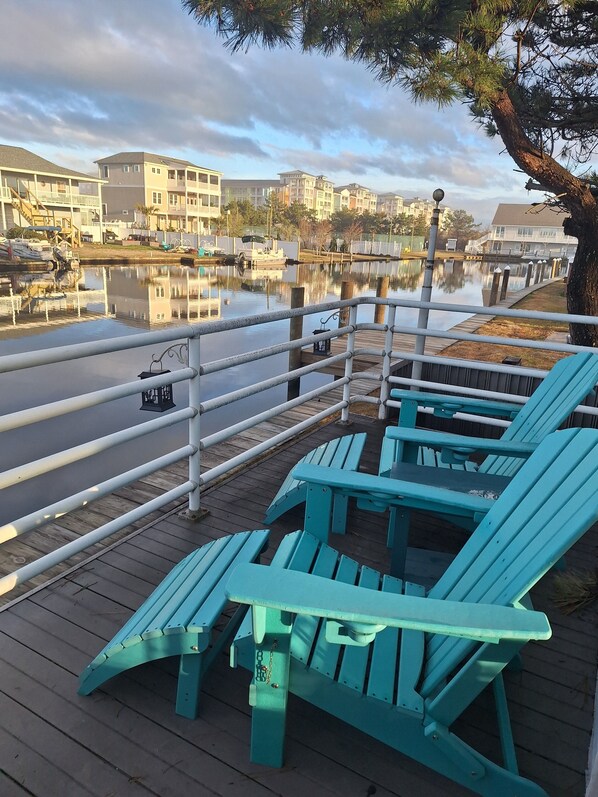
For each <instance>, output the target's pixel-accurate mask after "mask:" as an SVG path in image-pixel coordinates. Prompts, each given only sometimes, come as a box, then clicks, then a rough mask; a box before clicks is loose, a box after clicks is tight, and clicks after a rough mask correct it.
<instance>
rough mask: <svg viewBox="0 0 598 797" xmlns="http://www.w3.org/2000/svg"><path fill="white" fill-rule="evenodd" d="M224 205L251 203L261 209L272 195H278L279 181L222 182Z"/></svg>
mask: <svg viewBox="0 0 598 797" xmlns="http://www.w3.org/2000/svg"><path fill="white" fill-rule="evenodd" d="M220 186H221V189H222V205H223V206H224V205H229V204H230V203H231V202H250V203H251V205H252V206H253V207H254V208H256V209H257V208H261V207H263V206H264V205H265V204H266V203H267V202H268V199H269V198H270V196H271V195H272V194H278V190H279V188H280V181H279V180H221V181H220Z"/></svg>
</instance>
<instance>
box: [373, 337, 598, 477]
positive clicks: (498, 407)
mask: <svg viewBox="0 0 598 797" xmlns="http://www.w3.org/2000/svg"><path fill="white" fill-rule="evenodd" d="M597 382H598V355H597V354H594V353H592V352H579V353H578V354H574V355H572V356H571V357H564V358H563V359H562V360H559V361H558V362H557V363H555V365H554V366H553V367H552V368H551V370H550V371H549V372H548V374H547V375H546V376H545V377H544V379H543V380H542V382H541V383H540V385H539V386H538V387H537V388H536V390H535V391H534V392H533V394H532V396H531V397H530V398H529V399H528V400H527V402H526V403H525V404H523V405H517V404H508V403H504V402H498V401H486V400H484V399H474V398H463V397H461V396H450V395H439V394H434V393H419V392H413V391H409V390H392V391H391V397H392V398H394V399H399V400H400V401H401V411H400V415H399V428H398V429H396V428H389V429H388V430H387V432H388V434H387V436H386V437H385V439H384V442H383V445H382V451H381V456H380V467H379V473H380V474H384V473H387V472H388V471H390V469H391V467H392V465H393V464H396V463H402V462H406V463H410V464H416V465H421V466H432V467H442V468H447V469H451V470H458V471H461V473H460V475H459V477H458V478H460V479H461V480H462V481H463V478H465V480H467V478H469V474H470V473H479V474H485V475H487V476H489V477H492V476H496V477H499V478H506V479H509V478H511V477H512V476H514V475H515V473H517V471H518V470H519V468H520V467H521V465H522V459H521V458H520V457H521V454H519V455H518V454H517V453H513V452H512V451H511V450H510V449H509V447H508V446H505V447H504V449H503V450H502V451H501V449H500V446H499V447H498V450H495V451H494V453H492V454H490V455H489V456H487V457H486V458H485V459H484V461H483V462H482V464H481V465H477V464H476V463H475V462H471V461H470V460H469V458H468V455H469V454H471V453H472V451H480V450H481V451H484V450H492V447H493V445H494V443H493V441H487V440H485V439H484V438H470V437H467V436H458V437H459V439H460V440H461V441H462V451H461V452H460V456H459V455H457V456H455V453H454V448H455V444H456V440H455V437H456V436H455V435H450V436H446V438H445V435H443V433H441V432H425V431H422V432H421V435H420V432H416V431H410V430H412V429H413V427H414V426H415V421H416V416H417V409H418V407H432V408H433V409H434V414H436V415H439V416H443V417H452V416H453V415H454V414H455V413H456V412H465V413H473V414H477V415H499V416H500V415H502V416H503V417H507V418H512V422H511V424H510V425H509V426H508V428H507V429H506V430H505V432H504V433H503V435H502V436H501V438H500V440H501V442H502V443H512V444H519V443H524V444H527V443H529V444H532V445H535V444H537V443H539V442H540V441H541V440H542V439H543V438H544V437H545V436H546V435H547V434H550V433H551V432H555V431H556V430H557V429H558V428H559V426H561V424H562V423H564V421H565V420H566V419H567V418H568V417H569V415H570V414H571V413H572V412H573V411H574V410H575V408H576V407H577V406H578V404H579V403H580V402H581V401H583V399H584V398H585V397H586V396H587V395H588V393H590V391H591V390H592V389H593V388H594V387H595V385H596V383H597ZM445 439H448V441H449V443H450V446H451V450H452V452H453V453H452V454H451V453H449V454H448V455H446V454H445V455H444V456H443V455H442V447H443V445H444V440H445ZM431 446H434V448H431ZM488 446H490V448H488ZM494 448H495V449H496V446H494ZM439 450H440V453H439ZM463 472H465V473H463ZM421 474H422V475H421V476H420V479H421V480H422V481H423V482H424V483H427V481H428V480H429V478H430V476H429V474H425V472H423V471H422V472H421ZM413 479H414V480H417V479H416V477H415V476H413ZM465 483H467V482H466V481H465ZM480 483H481V484H483V482H480ZM490 489H492V488H490Z"/></svg>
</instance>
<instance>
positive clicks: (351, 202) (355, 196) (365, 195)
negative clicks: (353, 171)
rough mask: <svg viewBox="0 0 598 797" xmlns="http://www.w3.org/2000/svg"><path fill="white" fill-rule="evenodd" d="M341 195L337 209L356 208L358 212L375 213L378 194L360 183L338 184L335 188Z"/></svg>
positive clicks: (336, 192)
mask: <svg viewBox="0 0 598 797" xmlns="http://www.w3.org/2000/svg"><path fill="white" fill-rule="evenodd" d="M334 191H335V194H338V195H339V200H338V202H337V204H338V207H337V210H355V211H357V213H375V212H376V205H377V202H378V195H377V194H375V193H374V192H373V191H370V189H369V188H365V187H364V186H363V185H359V184H358V183H349V185H337V186H336V188H335V189H334Z"/></svg>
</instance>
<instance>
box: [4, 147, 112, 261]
mask: <svg viewBox="0 0 598 797" xmlns="http://www.w3.org/2000/svg"><path fill="white" fill-rule="evenodd" d="M101 183H102V181H101V180H99V179H97V178H95V177H90V176H89V175H87V174H83V173H81V172H76V171H73V170H72V169H67V168H65V167H64V166H58V165H57V164H56V163H52V162H51V161H48V160H46V159H45V158H41V157H40V156H39V155H35V154H34V153H33V152H30V151H29V150H27V149H23V147H12V146H8V145H5V144H0V232H6V231H7V230H10V229H11V228H12V227H45V228H47V230H48V232H49V233H50V235H49V237H53V235H54V232H55V233H56V235H55V236H54V237H55V238H57V239H58V240H60V239H63V240H67V241H68V242H69V243H71V244H75V245H76V244H79V243H80V239H81V231H82V230H85V229H86V228H91V227H92V226H94V225H95V226H97V225H98V224H99V223H101V214H102V204H101V203H102V199H101ZM52 228H55V230H52Z"/></svg>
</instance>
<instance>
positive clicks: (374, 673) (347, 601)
mask: <svg viewBox="0 0 598 797" xmlns="http://www.w3.org/2000/svg"><path fill="white" fill-rule="evenodd" d="M305 467H311V468H313V469H315V470H325V469H324V468H318V467H317V466H305ZM355 475H356V474H353V473H347V472H342V471H341V472H339V474H338V478H339V480H342V479H347V481H350V480H351V479H352V478H353V477H354V476H355ZM371 478H378V477H371ZM389 481H390V480H389ZM309 500H310V495H309V492H308V496H307V501H308V503H309ZM597 520H598V431H596V430H592V429H570V430H566V431H561V432H556V433H554V434H552V435H550V436H548V437H547V438H546V439H545V440H544V441H543V442H542V443H541V444H540V445H539V447H538V449H537V450H536V452H535V453H534V454H533V455H532V456H531V457H530V458H529V460H528V461H527V462H526V463H525V464H524V465H523V467H522V468H521V469H520V471H519V473H518V474H517V475H516V476H515V477H514V478H513V480H512V481H511V482H510V483H509V485H508V486H507V488H506V489H505V491H504V492H503V494H502V495H501V496H500V497H499V498H498V500H496V501H495V502H494V503H493V504H492V508H491V509H490V511H489V512H488V513H487V514H486V516H485V517H484V519H483V520H482V522H481V523H480V525H479V527H478V528H477V529H476V531H475V532H474V533H473V534H472V536H471V537H470V538H469V539H468V541H467V543H466V544H465V546H464V547H463V548H462V550H461V551H460V552H459V554H458V555H457V556H456V558H455V559H454V560H453V562H452V564H451V565H449V567H448V569H447V570H446V572H445V573H444V575H443V576H442V577H441V578H440V579H439V580H438V581H437V583H436V584H435V586H433V587H432V589H430V590H429V592H427V593H426V591H425V590H424V589H423V588H422V587H419V586H417V585H415V584H412V583H408V582H407V583H404V582H402V581H400V580H398V579H396V578H393V577H390V576H381V575H380V574H379V573H378V572H376V571H374V570H372V569H370V568H368V567H361V566H359V564H358V563H357V562H355V561H353V560H351V559H349V558H348V557H345V556H341V555H340V554H339V553H338V552H337V551H335V550H334V549H332V548H330V547H329V546H328V545H327V544H326V543H325V542H323V541H322V540H320V539H318V538H317V537H314V536H313V535H312V534H310V533H309V532H305V531H303V532H296V533H294V534H290V535H288V536H287V537H285V539H284V540H283V542H282V544H281V546H280V548H279V550H278V551H277V553H276V555H275V557H274V560H273V561H272V564H271V565H270V566H268V567H265V566H262V565H252V564H243V565H240V566H239V567H238V568H236V569H235V570H234V571H233V573H232V575H231V577H230V580H229V582H228V585H227V590H226V591H227V594H228V597H229V598H230V599H231V600H233V601H236V602H239V603H244V604H248V605H250V606H251V607H252V612H251V613H249V614H248V615H247V617H246V619H245V621H244V622H243V624H242V625H241V627H240V629H239V632H238V634H237V637H236V639H235V642H234V644H233V649H232V654H233V655H232V658H233V664H240V665H242V666H244V667H247V668H248V669H249V670H250V671H251V672H252V673H253V680H252V683H251V687H250V703H251V705H252V706H253V716H252V734H251V758H252V760H253V761H254V762H256V763H258V764H265V765H271V766H281V765H282V763H283V747H284V736H285V722H286V713H287V711H286V709H287V695H288V692H292V693H293V694H296V695H298V696H299V697H301V698H303V699H304V700H307V701H308V702H310V703H312V704H313V705H315V706H317V707H319V708H321V709H322V710H323V711H326V712H328V713H330V714H332V715H334V716H335V717H338V718H340V719H342V720H344V721H345V722H347V723H349V724H351V725H353V726H355V727H356V728H358V729H360V730H361V731H363V732H365V733H367V734H369V735H371V736H373V737H375V738H376V739H379V740H380V741H382V742H383V743H385V744H387V745H389V746H390V747H392V748H394V749H396V750H399V751H400V752H401V753H404V754H405V755H407V756H410V757H412V758H414V759H416V760H417V761H419V762H421V763H422V764H424V765H426V766H428V767H431V768H432V769H434V770H436V771H437V772H439V773H441V774H443V775H445V776H446V777H448V778H450V779H452V780H453V781H456V782H458V783H460V784H463V785H464V786H467V787H469V788H470V789H472V790H473V791H475V792H477V793H479V794H481V795H486V796H487V797H541V796H542V795H543V797H546V792H545V791H544V790H543V789H542V788H540V786H538V785H536V784H534V783H533V782H531V781H530V780H528V779H526V778H524V777H522V776H521V775H519V774H518V770H517V762H516V757H515V748H514V744H513V739H512V735H511V729H510V723H509V719H508V708H507V701H506V694H505V687H504V684H503V680H502V675H501V673H502V670H503V669H504V668H505V666H506V665H507V664H508V663H509V662H510V661H511V660H512V659H513V658H514V657H515V656H516V655H517V653H518V651H519V650H520V648H521V647H522V646H523V645H524V644H525V643H526V642H527V641H528V640H531V639H536V640H543V639H547V638H549V637H550V634H551V631H550V626H549V623H548V620H547V618H546V616H545V615H544V614H541V613H538V612H534V611H533V610H532V609H531V605H530V602H529V596H528V593H529V591H530V589H531V588H532V587H533V586H534V584H535V583H536V582H537V581H538V580H539V579H540V578H541V577H542V576H543V575H544V574H545V573H546V572H547V571H548V570H549V569H550V568H551V567H552V566H553V565H554V564H555V562H557V561H558V560H559V559H560V558H561V557H562V556H563V554H564V553H565V551H566V550H567V549H568V548H569V547H570V546H571V545H572V544H573V543H574V542H575V541H576V540H578V539H579V537H581V535H582V534H583V533H584V532H585V531H586V529H588V528H589V527H590V526H591V525H592V524H593V523H595V522H596V521H597ZM399 629H401V630H399ZM488 685H492V688H493V693H494V697H495V701H496V706H497V719H498V725H499V728H500V736H501V744H502V751H503V762H502V764H499V763H496V762H494V761H491V760H489V759H488V758H487V757H485V756H483V755H482V754H481V753H479V752H478V751H477V750H475V749H474V748H473V747H472V746H470V745H468V744H467V743H465V742H464V741H463V740H462V739H460V738H459V737H458V736H457V735H456V733H455V731H454V728H453V727H452V726H453V724H454V723H455V721H456V720H457V719H458V718H459V717H460V716H461V714H462V713H463V712H464V711H465V709H466V708H467V707H468V706H469V705H470V704H471V703H472V702H473V701H474V700H475V698H476V697H477V696H478V695H479V694H480V693H481V692H482V691H483V690H484V689H485V688H486V687H487V686H488Z"/></svg>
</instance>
